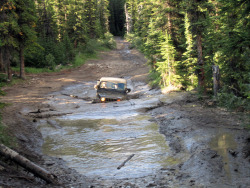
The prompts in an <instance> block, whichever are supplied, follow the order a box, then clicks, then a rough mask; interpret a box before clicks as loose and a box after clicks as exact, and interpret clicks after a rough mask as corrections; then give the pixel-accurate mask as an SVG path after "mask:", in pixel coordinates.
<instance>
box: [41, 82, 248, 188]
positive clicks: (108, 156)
mask: <svg viewBox="0 0 250 188" xmlns="http://www.w3.org/2000/svg"><path fill="white" fill-rule="evenodd" d="M128 81H129V84H128V87H129V88H131V89H132V90H133V92H132V93H131V94H130V95H129V96H130V98H132V99H130V100H127V101H121V102H110V103H96V104H92V103H91V101H90V100H89V99H91V98H93V97H94V96H95V90H94V89H93V87H94V84H95V82H84V83H82V84H76V85H71V86H68V87H65V88H64V89H63V90H62V91H60V92H55V93H52V94H51V95H50V96H49V97H48V101H47V102H46V105H48V106H50V107H52V108H53V110H54V111H56V112H57V113H58V111H60V110H61V109H64V110H63V113H65V114H66V115H62V116H57V117H54V118H50V119H49V120H48V119H47V120H42V121H41V122H40V125H39V130H40V131H41V133H42V135H43V138H44V140H45V142H44V144H43V152H44V153H45V154H47V155H50V156H54V157H59V158H62V159H63V160H65V161H66V164H67V165H68V166H69V167H71V168H72V169H75V170H76V171H77V172H78V173H80V174H83V175H85V176H87V178H90V179H92V180H93V182H92V184H93V185H95V186H96V187H99V186H100V187H102V186H104V187H105V186H107V187H108V186H115V187H116V186H118V185H124V181H125V182H126V183H128V185H129V186H132V187H133V186H134V187H147V186H149V187H165V186H166V187H172V186H177V187H188V186H190V187H192V186H196V187H203V186H205V187H214V186H215V187H238V186H241V187H248V186H249V185H250V181H249V178H250V171H249V156H244V152H242V151H244V150H243V147H244V145H239V144H242V143H244V141H245V142H246V144H247V138H248V136H249V134H247V131H246V130H244V128H243V127H240V126H239V123H240V122H234V124H233V125H231V127H225V126H226V125H218V123H220V121H222V120H223V123H225V121H226V119H227V118H229V116H230V115H229V114H228V113H227V112H224V114H223V113H222V114H220V116H218V114H216V109H208V110H210V112H209V113H210V114H211V116H209V117H207V116H205V114H206V113H208V111H207V112H206V113H204V112H202V111H201V110H202V109H203V106H202V104H198V103H193V102H192V100H196V95H195V94H190V93H178V92H177V93H170V94H162V93H161V91H160V90H156V89H150V88H149V86H147V84H146V83H143V82H133V81H131V80H130V79H129V78H128ZM76 96H77V97H76ZM133 96H136V97H133ZM186 100H190V101H188V102H186ZM62 101H63V102H62ZM177 104H178V105H177ZM213 110H215V111H214V112H213ZM188 112H189V113H188ZM225 118H226V119H225ZM227 120H228V123H232V122H231V120H230V119H227ZM215 123H216V124H215ZM215 126H218V127H215ZM243 132H245V134H243ZM131 155H133V157H132V158H131V159H130V160H129V161H128V162H127V163H126V164H125V165H124V166H123V167H122V168H121V169H117V167H118V166H119V165H121V164H122V163H123V162H124V161H125V160H126V159H127V158H128V157H129V156H131ZM244 157H245V158H244ZM163 182H164V183H163ZM242 182H244V184H242Z"/></svg>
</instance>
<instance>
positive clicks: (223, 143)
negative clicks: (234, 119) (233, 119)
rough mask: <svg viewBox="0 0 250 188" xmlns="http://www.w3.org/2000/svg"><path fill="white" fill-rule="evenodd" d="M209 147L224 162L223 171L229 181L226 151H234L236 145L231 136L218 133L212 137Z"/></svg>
mask: <svg viewBox="0 0 250 188" xmlns="http://www.w3.org/2000/svg"><path fill="white" fill-rule="evenodd" d="M210 147H211V148H212V149H213V150H215V151H217V153H218V154H219V155H220V156H222V157H223V161H224V169H225V172H226V175H227V177H228V178H229V179H231V174H230V171H231V170H230V165H229V164H230V161H229V156H228V149H236V148H237V144H236V142H235V140H234V137H233V135H231V134H228V133H219V134H218V135H216V136H215V137H214V139H213V140H212V141H211V143H210Z"/></svg>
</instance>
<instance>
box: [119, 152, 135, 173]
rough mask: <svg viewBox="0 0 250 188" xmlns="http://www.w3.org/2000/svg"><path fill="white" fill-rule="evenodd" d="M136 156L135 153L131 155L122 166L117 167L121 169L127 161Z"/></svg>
mask: <svg viewBox="0 0 250 188" xmlns="http://www.w3.org/2000/svg"><path fill="white" fill-rule="evenodd" d="M134 156H135V154H132V155H130V156H129V157H128V158H127V159H126V160H125V161H124V162H123V163H122V164H121V165H120V166H118V167H117V169H118V170H120V169H121V168H122V167H123V166H124V165H125V164H126V162H128V161H129V160H130V159H132V157H134Z"/></svg>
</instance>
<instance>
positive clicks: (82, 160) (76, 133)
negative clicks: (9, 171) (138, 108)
mask: <svg viewBox="0 0 250 188" xmlns="http://www.w3.org/2000/svg"><path fill="white" fill-rule="evenodd" d="M149 119H150V116H145V115H138V116H134V117H130V118H127V119H99V120H97V119H89V120H71V121H70V120H57V122H58V123H59V124H60V126H61V127H62V128H61V129H60V130H55V129H54V128H52V127H50V126H41V128H40V129H41V132H42V134H43V136H44V137H45V143H44V145H43V151H44V153H46V154H48V155H52V156H57V157H61V158H63V159H64V160H65V161H67V163H68V165H69V166H70V167H72V168H74V169H76V170H77V171H78V172H80V173H82V174H84V175H87V176H94V175H98V176H102V177H104V178H105V177H106V178H110V177H115V178H131V177H133V178H135V177H142V176H145V175H148V174H151V173H153V172H154V171H155V170H156V169H159V168H161V167H164V166H167V165H168V164H172V163H173V161H174V159H172V158H170V157H169V156H168V146H167V144H166V141H165V137H164V136H163V135H161V134H159V132H158V125H157V124H155V123H152V122H150V121H148V120H149ZM131 154H135V156H134V157H133V158H132V159H131V160H130V161H129V162H128V163H126V165H125V166H124V167H123V168H122V169H120V170H117V167H118V166H119V165H120V164H121V163H122V162H123V161H124V160H126V158H127V157H128V156H129V155H131Z"/></svg>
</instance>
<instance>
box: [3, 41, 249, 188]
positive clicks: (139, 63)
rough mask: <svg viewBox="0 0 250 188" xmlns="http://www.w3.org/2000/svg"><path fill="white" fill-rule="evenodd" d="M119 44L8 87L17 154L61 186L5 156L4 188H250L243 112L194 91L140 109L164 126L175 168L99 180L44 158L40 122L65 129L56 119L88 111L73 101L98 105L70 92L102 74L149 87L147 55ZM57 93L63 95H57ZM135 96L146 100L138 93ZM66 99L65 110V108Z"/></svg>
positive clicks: (6, 116)
mask: <svg viewBox="0 0 250 188" xmlns="http://www.w3.org/2000/svg"><path fill="white" fill-rule="evenodd" d="M116 41H117V49H116V50H112V51H109V52H102V53H101V54H100V57H99V59H97V60H90V61H88V62H87V63H86V64H85V65H83V66H81V67H79V68H77V69H72V70H65V71H62V72H59V73H51V74H48V73H47V74H39V75H28V79H27V80H26V81H25V82H23V83H21V84H17V85H15V86H12V87H6V88H3V90H4V91H5V92H6V93H7V95H6V96H4V97H2V98H1V101H2V102H5V103H9V104H10V105H9V106H7V107H6V108H4V110H3V111H2V116H3V123H4V125H6V127H7V128H8V131H9V134H10V135H11V136H12V137H13V138H15V139H16V141H17V144H18V146H15V150H16V151H18V152H19V153H20V154H22V155H23V156H25V157H27V158H28V159H30V160H31V161H33V162H35V163H37V164H38V165H40V166H42V167H44V168H45V169H47V170H48V171H50V172H52V173H54V174H55V175H56V176H57V177H58V180H59V182H60V185H48V184H46V183H45V182H44V181H43V180H41V179H39V178H36V177H34V176H33V175H32V174H31V173H28V172H26V171H25V169H22V168H21V167H18V166H17V165H16V164H13V163H12V162H11V161H10V160H7V159H4V158H3V157H0V159H1V160H0V161H3V162H1V163H0V187H242V188H243V187H250V170H249V169H250V133H249V130H247V129H245V128H244V127H243V126H242V122H241V121H240V120H239V119H240V118H239V116H238V115H237V114H234V113H230V112H227V111H225V110H223V109H220V108H216V107H208V106H206V105H205V104H204V103H203V102H202V101H200V100H199V99H198V97H197V95H196V94H195V93H192V92H190V93H186V92H176V93H169V94H166V95H165V97H161V98H160V99H159V102H158V103H157V105H154V106H150V107H145V108H142V109H140V111H143V112H145V113H147V114H148V115H150V116H151V117H152V119H151V120H150V121H152V122H155V123H157V124H158V125H159V132H160V133H161V134H163V135H164V136H165V138H166V143H167V145H168V146H169V148H170V153H169V154H168V155H169V156H171V158H169V161H168V165H167V166H165V167H162V168H160V169H158V170H157V171H156V172H155V173H154V174H150V175H147V176H145V177H138V178H136V177H135V178H125V179H112V178H111V179H107V178H106V179H105V178H102V177H98V178H92V177H88V176H85V175H84V174H80V173H79V172H77V171H76V170H75V169H72V168H69V167H68V166H67V163H66V162H65V161H64V160H63V159H62V158H58V157H51V156H48V155H45V154H44V153H43V151H42V146H43V143H44V138H43V136H42V134H41V132H40V131H39V129H38V126H39V124H38V123H37V122H39V121H40V120H41V119H42V120H45V121H47V122H48V123H49V124H50V125H51V126H53V127H54V128H56V129H60V126H58V125H57V123H55V122H54V121H53V120H50V119H49V118H50V117H56V116H64V115H67V114H70V113H74V109H75V111H77V110H78V111H81V105H80V104H81V103H77V102H72V100H71V99H73V98H81V97H82V98H81V99H82V100H85V101H90V100H91V97H86V96H77V92H76V94H72V95H71V93H62V92H61V91H62V90H63V89H64V88H65V87H68V86H71V85H76V84H81V83H83V82H91V83H92V82H94V81H96V80H97V79H99V78H100V77H102V76H115V77H125V78H129V79H130V80H131V82H133V83H144V84H145V85H146V82H147V79H148V78H147V76H148V67H147V65H146V60H145V59H144V57H143V56H142V55H141V54H140V53H139V52H138V51H136V50H134V49H129V43H127V42H125V41H123V40H121V39H119V38H117V39H116ZM57 92H59V93H60V96H61V98H56V97H57V95H56V94H55V93H57ZM157 92H158V93H159V92H160V91H155V93H157ZM155 93H152V94H151V95H152V96H154V94H155ZM133 96H135V97H134V98H143V96H145V95H144V94H142V93H140V92H138V93H134V95H133ZM157 97H158V95H155V98H157ZM52 98H53V100H59V102H58V104H56V103H53V105H52V104H51V103H49V102H48V101H50V100H51V99H52ZM55 98H56V99H55ZM68 98H71V99H68ZM132 98H133V97H132ZM62 101H63V102H64V106H60V102H62ZM66 103H67V106H66V107H65V104H66Z"/></svg>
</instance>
